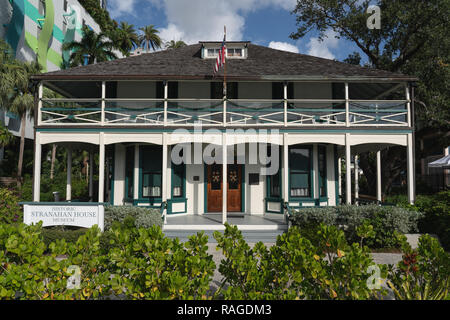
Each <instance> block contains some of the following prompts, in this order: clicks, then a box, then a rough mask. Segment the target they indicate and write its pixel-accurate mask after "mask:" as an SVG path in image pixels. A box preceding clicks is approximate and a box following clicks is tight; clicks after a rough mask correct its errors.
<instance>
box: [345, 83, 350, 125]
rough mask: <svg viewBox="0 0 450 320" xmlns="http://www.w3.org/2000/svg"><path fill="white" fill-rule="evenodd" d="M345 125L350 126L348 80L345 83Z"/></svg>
mask: <svg viewBox="0 0 450 320" xmlns="http://www.w3.org/2000/svg"><path fill="white" fill-rule="evenodd" d="M345 125H346V126H347V127H349V126H350V103H349V94H348V82H346V83H345Z"/></svg>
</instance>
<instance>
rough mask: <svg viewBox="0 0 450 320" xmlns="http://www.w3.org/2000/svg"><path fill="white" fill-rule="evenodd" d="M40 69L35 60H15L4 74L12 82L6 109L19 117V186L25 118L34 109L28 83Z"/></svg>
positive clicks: (30, 87) (31, 115)
mask: <svg viewBox="0 0 450 320" xmlns="http://www.w3.org/2000/svg"><path fill="white" fill-rule="evenodd" d="M41 69H42V68H41V66H40V65H39V64H38V63H37V62H35V61H34V62H20V61H16V62H15V64H14V65H12V66H10V68H9V72H8V73H7V74H6V75H4V76H5V77H7V78H10V81H11V83H12V86H11V89H10V93H9V94H8V110H9V111H10V112H12V113H15V114H17V115H18V116H19V117H20V119H21V128H20V149H19V162H18V164H17V184H18V186H19V187H20V186H21V183H22V168H23V154H24V148H25V126H26V120H27V116H28V117H29V118H30V119H31V118H33V111H34V94H33V90H32V89H33V88H32V86H31V85H30V77H31V76H32V75H34V74H37V73H39V72H40V71H41Z"/></svg>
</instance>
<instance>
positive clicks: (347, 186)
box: [345, 133, 352, 204]
mask: <svg viewBox="0 0 450 320" xmlns="http://www.w3.org/2000/svg"><path fill="white" fill-rule="evenodd" d="M351 156H352V155H351V150H350V134H349V133H346V134H345V189H346V191H345V197H346V204H352V176H351V162H352V159H351Z"/></svg>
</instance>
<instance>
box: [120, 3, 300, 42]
mask: <svg viewBox="0 0 450 320" xmlns="http://www.w3.org/2000/svg"><path fill="white" fill-rule="evenodd" d="M115 1H119V0H115ZM133 1H135V0H133ZM146 1H147V2H148V3H150V4H151V5H152V6H156V7H158V8H160V9H163V10H164V12H165V14H166V17H167V22H168V23H167V26H166V27H163V28H159V30H160V37H161V38H162V39H163V40H164V41H170V40H180V39H181V40H183V41H184V42H186V43H188V44H193V43H197V42H198V41H208V40H209V41H220V40H221V39H222V38H223V26H224V25H226V27H227V40H234V41H240V40H243V39H242V38H243V34H244V28H245V15H246V14H247V13H249V12H254V11H257V10H259V9H262V8H267V7H281V8H282V9H285V10H292V9H294V7H295V4H296V0H226V1H224V0H146ZM124 2H126V1H124Z"/></svg>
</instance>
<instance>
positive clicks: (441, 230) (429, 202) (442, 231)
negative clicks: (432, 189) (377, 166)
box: [390, 191, 450, 251]
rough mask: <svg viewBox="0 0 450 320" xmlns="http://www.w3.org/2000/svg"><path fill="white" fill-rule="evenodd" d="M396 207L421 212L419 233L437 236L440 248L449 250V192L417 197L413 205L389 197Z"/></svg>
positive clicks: (403, 199) (401, 199) (404, 198)
mask: <svg viewBox="0 0 450 320" xmlns="http://www.w3.org/2000/svg"><path fill="white" fill-rule="evenodd" d="M390 200H391V201H392V202H394V203H396V205H397V206H398V207H402V208H406V209H408V210H415V211H418V212H422V213H423V216H422V217H421V218H420V220H419V224H418V227H419V231H420V232H421V233H432V234H437V235H438V236H439V240H440V241H441V243H442V246H443V247H444V248H445V249H446V250H447V251H448V250H450V191H442V192H439V193H437V194H434V195H418V196H417V198H416V202H415V204H414V205H410V204H409V203H408V200H407V198H406V197H404V196H403V197H400V196H398V197H395V198H394V197H391V198H390Z"/></svg>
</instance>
